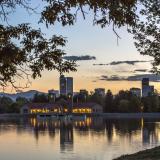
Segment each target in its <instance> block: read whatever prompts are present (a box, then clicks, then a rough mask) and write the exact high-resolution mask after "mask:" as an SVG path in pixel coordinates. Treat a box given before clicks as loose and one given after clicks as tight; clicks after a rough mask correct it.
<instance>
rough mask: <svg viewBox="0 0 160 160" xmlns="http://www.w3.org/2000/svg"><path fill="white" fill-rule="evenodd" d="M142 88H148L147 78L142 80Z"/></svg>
mask: <svg viewBox="0 0 160 160" xmlns="http://www.w3.org/2000/svg"><path fill="white" fill-rule="evenodd" d="M143 86H149V78H143V79H142V87H143Z"/></svg>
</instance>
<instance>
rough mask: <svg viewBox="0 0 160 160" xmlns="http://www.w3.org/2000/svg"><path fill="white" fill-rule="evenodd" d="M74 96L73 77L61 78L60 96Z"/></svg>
mask: <svg viewBox="0 0 160 160" xmlns="http://www.w3.org/2000/svg"><path fill="white" fill-rule="evenodd" d="M68 94H71V95H73V77H65V76H64V75H61V76H60V95H68Z"/></svg>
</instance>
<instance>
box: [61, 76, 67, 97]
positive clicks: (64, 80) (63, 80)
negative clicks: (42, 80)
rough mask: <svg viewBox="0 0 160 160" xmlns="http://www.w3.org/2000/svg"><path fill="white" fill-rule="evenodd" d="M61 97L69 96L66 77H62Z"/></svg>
mask: <svg viewBox="0 0 160 160" xmlns="http://www.w3.org/2000/svg"><path fill="white" fill-rule="evenodd" d="M59 89H60V95H66V94H67V80H66V77H65V76H64V75H61V76H60V87H59Z"/></svg>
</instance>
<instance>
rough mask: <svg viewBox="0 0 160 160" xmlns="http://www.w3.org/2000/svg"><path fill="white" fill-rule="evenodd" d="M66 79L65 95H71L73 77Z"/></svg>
mask: <svg viewBox="0 0 160 160" xmlns="http://www.w3.org/2000/svg"><path fill="white" fill-rule="evenodd" d="M66 79H67V95H68V94H71V95H73V77H66Z"/></svg>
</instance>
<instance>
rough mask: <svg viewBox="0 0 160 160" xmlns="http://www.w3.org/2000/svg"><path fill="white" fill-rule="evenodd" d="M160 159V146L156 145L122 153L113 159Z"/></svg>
mask: <svg viewBox="0 0 160 160" xmlns="http://www.w3.org/2000/svg"><path fill="white" fill-rule="evenodd" d="M159 159H160V147H154V148H151V149H146V150H143V151H139V152H137V153H133V154H129V155H122V156H120V157H118V158H115V159H113V160H159Z"/></svg>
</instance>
